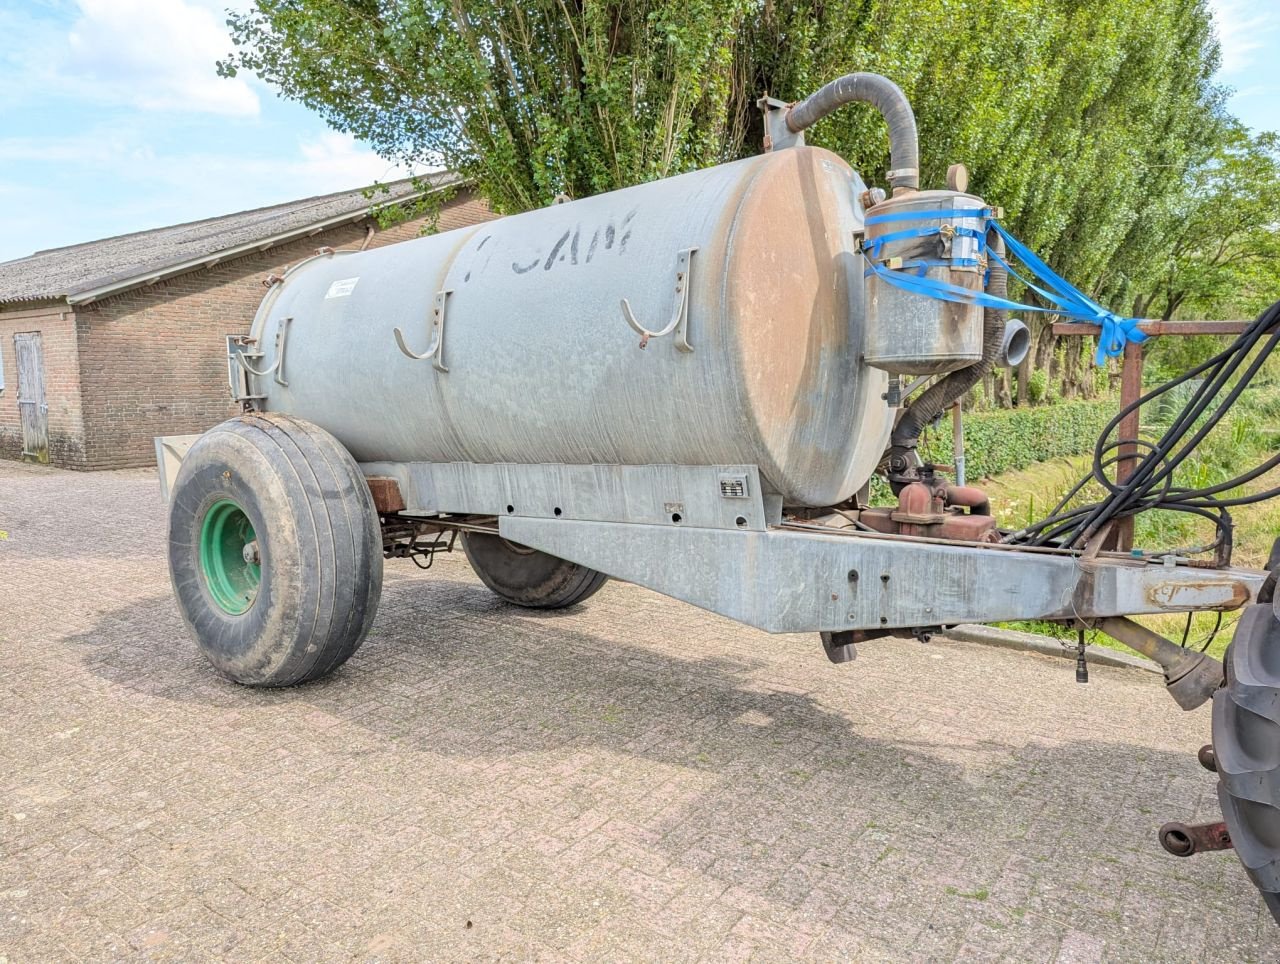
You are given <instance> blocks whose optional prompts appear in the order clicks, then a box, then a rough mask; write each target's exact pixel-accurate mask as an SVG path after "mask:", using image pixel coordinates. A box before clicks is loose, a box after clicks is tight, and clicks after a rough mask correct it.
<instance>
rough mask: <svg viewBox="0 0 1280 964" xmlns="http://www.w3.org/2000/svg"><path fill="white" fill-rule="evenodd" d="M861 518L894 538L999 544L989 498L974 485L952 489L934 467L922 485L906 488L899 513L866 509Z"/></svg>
mask: <svg viewBox="0 0 1280 964" xmlns="http://www.w3.org/2000/svg"><path fill="white" fill-rule="evenodd" d="M965 509H967V510H968V511H967V512H966V511H964V510H965ZM858 518H859V520H860V521H862V522H864V523H865V524H866V525H868V526H869V527H871V528H872V529H875V530H876V531H877V532H885V533H889V534H893V535H903V536H926V537H928V538H931V539H958V540H960V541H963V542H999V541H1000V532H999V530H998V529H997V528H996V520H995V517H994V516H992V515H991V502H990V500H988V498H987V494H986V493H985V492H983V491H982V490H981V489H978V488H975V487H974V486H971V485H949V484H948V483H947V482H946V480H945V479H942V478H940V477H939V476H938V475H937V474H935V472H934V469H933V466H924V467H923V468H922V469H921V471H920V480H919V481H917V482H912V483H910V484H909V485H905V486H903V488H902V491H900V492H899V493H898V507H897V508H896V509H891V508H887V507H878V508H872V509H863V510H862V512H860V513H859V515H858Z"/></svg>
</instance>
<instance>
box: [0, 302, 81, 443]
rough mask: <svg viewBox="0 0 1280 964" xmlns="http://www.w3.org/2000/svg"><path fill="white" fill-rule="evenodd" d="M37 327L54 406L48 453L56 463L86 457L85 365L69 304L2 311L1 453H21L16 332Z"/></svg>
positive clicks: (47, 391) (47, 387)
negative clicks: (82, 379)
mask: <svg viewBox="0 0 1280 964" xmlns="http://www.w3.org/2000/svg"><path fill="white" fill-rule="evenodd" d="M26 331H38V332H40V338H41V342H42V345H41V347H42V349H43V355H44V382H45V401H46V402H47V403H48V406H49V458H50V461H51V462H52V463H53V464H54V465H65V466H68V467H79V466H81V465H83V462H84V422H83V419H82V417H81V407H80V365H79V359H78V351H77V345H76V316H75V312H74V311H72V310H71V309H70V308H69V307H68V306H67V305H65V304H61V305H48V306H45V307H39V308H22V309H16V310H15V309H9V310H5V311H0V367H2V368H3V372H4V389H3V391H0V458H6V459H17V458H21V457H22V424H21V422H20V420H19V418H18V357H17V350H16V348H15V346H14V343H13V336H14V335H15V334H18V333H19V332H26Z"/></svg>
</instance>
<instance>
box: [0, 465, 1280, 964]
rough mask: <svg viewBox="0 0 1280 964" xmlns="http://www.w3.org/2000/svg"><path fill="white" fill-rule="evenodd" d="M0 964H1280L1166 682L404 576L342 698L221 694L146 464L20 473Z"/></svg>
mask: <svg viewBox="0 0 1280 964" xmlns="http://www.w3.org/2000/svg"><path fill="white" fill-rule="evenodd" d="M0 530H3V531H4V532H5V533H7V538H4V539H2V540H0V962H10V964H12V962H18V961H49V960H64V959H77V958H81V959H91V960H103V959H119V958H131V957H138V958H154V959H173V960H208V959H231V960H284V959H288V960H294V961H300V962H303V961H305V962H311V961H324V960H350V959H360V960H440V959H447V960H460V959H467V960H470V959H494V958H505V959H529V958H542V959H551V960H621V959H642V960H661V961H684V960H697V959H713V960H745V959H753V960H755V959H758V960H782V959H791V958H805V959H817V960H857V961H863V960H866V961H877V960H894V961H897V960H957V959H959V960H981V961H986V960H1009V961H1073V962H1076V961H1096V960H1143V961H1149V960H1233V961H1235V960H1277V959H1280V952H1278V948H1280V943H1278V942H1277V937H1278V936H1280V932H1278V931H1277V930H1276V929H1275V926H1274V925H1273V924H1272V923H1271V921H1270V918H1269V916H1268V915H1267V914H1266V913H1265V911H1264V910H1263V909H1262V904H1261V902H1260V901H1259V899H1258V898H1257V896H1256V894H1255V892H1254V891H1253V889H1252V887H1251V886H1250V885H1249V883H1248V882H1247V880H1246V879H1245V876H1244V874H1243V872H1242V871H1241V869H1240V868H1239V866H1238V865H1237V862H1236V859H1235V857H1234V856H1233V855H1231V854H1210V855H1205V856H1202V857H1197V858H1193V859H1190V860H1178V859H1176V858H1173V857H1168V856H1165V855H1164V854H1163V852H1162V851H1160V849H1159V848H1158V845H1157V844H1156V838H1155V833H1156V828H1157V827H1158V826H1159V825H1160V824H1161V823H1162V822H1163V821H1165V820H1167V819H1175V818H1176V819H1208V818H1210V817H1215V816H1216V813H1217V810H1216V803H1215V801H1214V797H1213V787H1214V782H1213V779H1212V778H1211V775H1209V774H1207V773H1205V772H1204V771H1203V770H1201V769H1200V767H1199V765H1198V764H1197V763H1196V760H1195V757H1194V752H1195V750H1196V749H1197V748H1198V747H1199V746H1200V745H1201V744H1202V743H1204V742H1205V741H1206V740H1207V736H1208V730H1209V719H1208V712H1207V710H1200V711H1197V712H1194V713H1190V714H1184V713H1182V712H1180V711H1179V710H1178V709H1177V708H1176V707H1175V706H1174V704H1173V703H1172V701H1170V700H1169V699H1168V698H1167V697H1166V696H1165V695H1164V694H1163V693H1162V692H1161V688H1160V686H1159V683H1158V681H1157V680H1156V679H1155V678H1154V677H1152V676H1150V675H1149V674H1146V673H1138V672H1133V671H1129V670H1120V669H1106V668H1101V667H1099V668H1095V669H1094V671H1093V681H1092V682H1091V683H1090V684H1089V685H1088V686H1079V685H1077V684H1076V683H1075V682H1074V672H1073V666H1072V664H1071V663H1070V662H1068V661H1065V660H1054V659H1049V658H1046V657H1040V656H1034V655H1028V654H1022V653H1014V652H1007V651H1003V650H996V649H986V648H982V647H979V646H974V645H972V644H966V643H958V642H950V641H942V640H936V641H934V642H933V643H931V644H929V645H921V644H919V643H916V642H912V641H907V640H890V641H882V642H876V643H871V644H867V645H865V646H864V647H863V648H862V655H861V656H860V658H859V659H858V660H856V661H855V662H854V663H851V664H847V665H844V666H839V667H835V666H832V665H830V664H829V663H828V662H827V661H826V659H825V658H824V657H823V655H822V651H821V648H820V646H819V645H818V642H817V640H816V639H815V638H812V637H804V636H780V637H769V636H766V635H764V634H762V633H758V632H755V631H753V630H749V629H745V628H742V627H739V626H736V625H734V624H732V623H730V622H728V621H726V620H723V619H720V618H718V617H714V616H711V615H708V614H705V613H701V612H699V611H697V610H694V609H692V608H690V607H688V606H684V605H682V604H678V603H676V602H673V601H671V600H668V599H665V598H663V597H660V596H657V595H655V594H653V593H649V592H647V591H644V590H641V589H639V588H636V587H633V586H626V585H620V584H610V585H609V586H607V587H606V588H605V589H604V590H603V591H602V592H601V593H600V594H599V595H597V596H596V597H594V598H593V599H592V600H591V601H590V602H589V603H588V604H586V605H585V606H582V607H578V608H577V609H575V610H572V611H567V612H563V613H559V614H552V615H547V614H538V613H532V612H527V611H521V610H516V609H512V608H510V607H507V606H505V605H502V604H500V603H499V602H498V601H497V600H496V599H495V598H494V597H493V596H492V595H490V594H489V593H488V592H487V591H486V590H485V589H484V588H483V587H482V586H481V585H480V583H479V581H478V580H477V579H476V578H475V577H474V576H473V575H472V574H471V572H470V570H469V569H468V567H467V565H466V563H465V561H464V560H463V559H462V558H460V557H458V558H448V559H445V560H443V561H441V562H438V563H437V564H436V567H435V568H434V569H432V570H431V571H430V572H420V571H419V570H417V569H416V568H415V567H414V566H413V565H412V564H411V563H408V562H404V561H398V562H394V563H388V568H387V579H386V589H385V593H384V595H383V600H382V606H381V609H380V611H379V613H378V618H377V622H376V623H375V626H374V629H373V632H372V634H371V636H370V638H369V640H368V641H367V642H366V643H365V646H364V648H363V649H362V650H361V651H360V652H359V653H358V654H357V655H356V657H355V658H354V659H353V660H352V661H351V662H350V663H348V664H347V666H346V667H345V668H344V669H342V670H341V671H339V672H338V673H337V674H336V675H335V676H334V677H332V678H331V679H329V680H327V681H324V682H321V683H318V684H312V685H310V686H306V687H302V688H298V689H293V690H287V691H276V692H263V691H250V690H246V689H242V688H238V687H236V686H234V685H232V684H230V683H226V682H223V681H220V680H219V679H217V678H216V677H215V676H214V675H213V674H212V672H210V671H209V669H208V668H207V667H206V665H205V664H204V662H203V660H202V659H201V657H200V656H199V655H198V654H197V652H196V651H195V648H194V645H193V644H192V643H191V642H190V640H189V639H188V638H187V637H186V634H185V631H184V628H183V626H182V623H181V620H180V618H179V617H178V614H177V611H176V609H175V607H174V604H173V602H172V600H171V598H170V594H169V587H168V579H167V574H166V570H165V564H164V553H163V543H164V523H163V509H162V507H161V506H160V504H159V499H158V490H157V484H156V480H155V476H154V474H153V473H151V472H148V471H144V470H131V471H124V472H109V473H98V474H92V475H82V474H72V473H64V472H59V471H56V470H51V469H45V468H35V467H29V466H20V465H15V464H12V463H0Z"/></svg>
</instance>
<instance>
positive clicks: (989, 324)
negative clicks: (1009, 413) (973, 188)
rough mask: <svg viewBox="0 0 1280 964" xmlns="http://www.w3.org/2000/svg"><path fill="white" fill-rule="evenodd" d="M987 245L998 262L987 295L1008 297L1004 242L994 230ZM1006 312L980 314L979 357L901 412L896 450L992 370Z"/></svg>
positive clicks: (989, 310)
mask: <svg viewBox="0 0 1280 964" xmlns="http://www.w3.org/2000/svg"><path fill="white" fill-rule="evenodd" d="M987 246H988V247H989V248H991V250H992V251H994V252H995V253H996V254H997V255H999V259H996V258H993V259H992V260H991V265H990V270H991V276H990V278H988V279H987V292H988V293H989V294H991V295H994V296H995V297H997V298H1007V297H1008V294H1009V276H1008V272H1007V271H1006V270H1005V268H1004V265H1003V264H1002V263H1001V262H1002V261H1003V259H1004V239H1003V238H1001V237H1000V235H999V234H998V233H996V231H995V230H994V229H993V230H990V231H988V232H987ZM1007 316H1008V312H1006V311H1005V310H1004V309H1003V308H985V309H983V312H982V357H981V358H980V359H979V360H978V361H976V362H974V363H973V364H972V365H970V366H969V367H968V368H962V369H960V370H959V371H956V372H952V373H951V374H950V375H948V376H947V377H946V378H943V379H941V380H940V381H937V382H934V383H933V384H932V385H930V386H929V387H928V388H927V389H925V391H924V392H923V394H921V396H920V397H919V398H917V399H916V400H915V401H914V402H912V403H911V405H910V406H909V407H908V408H907V410H906V411H905V412H903V413H902V418H900V419H899V420H898V424H897V425H896V426H894V429H893V436H892V439H891V443H892V445H893V446H894V447H895V448H907V449H909V448H914V447H915V444H916V441H917V440H918V439H919V438H920V433H921V432H922V431H924V427H925V426H926V425H928V424H930V423H931V422H933V420H934V419H936V418H937V417H938V416H939V415H941V414H942V413H943V412H945V411H946V410H947V409H948V408H949V407H950V406H951V405H953V404H955V403H956V402H958V401H959V400H960V399H962V398H964V396H965V394H966V393H967V392H968V391H969V389H971V388H973V386H974V385H977V384H978V383H979V382H980V381H982V379H983V378H984V377H986V374H987V372H989V371H991V369H993V368H995V366H996V363H997V362H998V361H999V360H1000V355H1001V352H1002V351H1003V348H1004V335H1005V328H1006V322H1007V320H1008V319H1007Z"/></svg>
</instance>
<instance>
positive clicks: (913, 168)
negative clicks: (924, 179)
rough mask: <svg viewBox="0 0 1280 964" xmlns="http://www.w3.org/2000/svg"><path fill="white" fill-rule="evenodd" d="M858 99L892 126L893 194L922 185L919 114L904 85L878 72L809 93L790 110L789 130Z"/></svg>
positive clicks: (846, 77) (844, 79) (854, 76)
mask: <svg viewBox="0 0 1280 964" xmlns="http://www.w3.org/2000/svg"><path fill="white" fill-rule="evenodd" d="M856 101H861V102H863V103H867V104H870V105H871V106H873V107H874V108H875V109H876V110H878V111H880V115H881V116H882V117H883V118H884V119H885V123H886V124H888V125H889V154H890V157H891V159H892V160H891V162H890V163H892V165H893V170H891V171H889V173H888V175H887V178H888V181H889V183H890V184H891V185H892V186H893V193H894V194H898V193H901V192H904V191H915V190H918V189H919V187H920V144H919V138H918V136H917V134H916V116H915V114H914V113H912V111H911V102H910V101H908V100H907V95H906V94H904V93H903V92H902V88H901V87H899V86H898V85H897V84H895V83H894V82H893V81H891V80H890V79H889V78H888V77H882V76H880V75H879V74H864V73H856V74H845V75H844V76H843V77H841V78H839V79H837V80H833V81H832V82H831V83H829V84H827V85H826V86H825V87H822V88H821V89H819V90H817V91H815V92H814V93H812V94H810V95H809V96H808V97H806V98H805V99H804V100H802V101H800V103H798V104H795V105H793V106H792V107H791V109H790V110H789V111H787V129H788V130H789V131H791V132H792V133H793V134H798V133H800V132H801V131H802V130H804V129H805V128H806V127H810V126H812V125H813V124H816V123H817V122H818V121H820V120H822V118H824V117H826V116H827V115H828V114H830V113H831V112H832V111H834V110H835V109H836V108H838V107H843V106H844V105H845V104H852V103H854V102H856Z"/></svg>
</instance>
